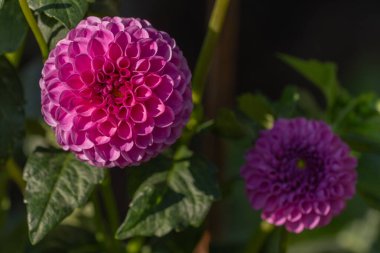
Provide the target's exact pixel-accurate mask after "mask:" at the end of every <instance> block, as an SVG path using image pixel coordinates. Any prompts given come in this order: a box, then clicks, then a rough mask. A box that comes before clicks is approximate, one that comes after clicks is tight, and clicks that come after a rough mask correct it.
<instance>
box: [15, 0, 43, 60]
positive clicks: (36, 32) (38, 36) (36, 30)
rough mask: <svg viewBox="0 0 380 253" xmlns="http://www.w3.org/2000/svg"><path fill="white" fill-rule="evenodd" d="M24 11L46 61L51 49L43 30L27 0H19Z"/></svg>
mask: <svg viewBox="0 0 380 253" xmlns="http://www.w3.org/2000/svg"><path fill="white" fill-rule="evenodd" d="M18 2H19V4H20V7H21V10H22V13H23V14H24V16H25V19H26V22H28V24H29V27H30V29H31V30H32V32H33V35H34V37H35V38H36V41H37V43H38V46H39V47H40V50H41V55H42V59H43V60H44V61H45V60H46V59H47V57H48V54H49V49H48V46H47V44H46V41H45V39H44V37H43V36H42V33H41V30H40V29H39V28H38V25H37V22H36V19H35V18H34V16H33V13H32V11H31V10H30V8H29V6H28V3H27V2H26V0H18Z"/></svg>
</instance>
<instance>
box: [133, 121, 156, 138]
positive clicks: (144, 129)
mask: <svg viewBox="0 0 380 253" xmlns="http://www.w3.org/2000/svg"><path fill="white" fill-rule="evenodd" d="M153 129H154V120H153V118H151V117H148V118H147V119H146V121H145V122H143V123H136V124H135V126H134V130H135V131H136V134H137V135H147V134H150V133H152V132H153Z"/></svg>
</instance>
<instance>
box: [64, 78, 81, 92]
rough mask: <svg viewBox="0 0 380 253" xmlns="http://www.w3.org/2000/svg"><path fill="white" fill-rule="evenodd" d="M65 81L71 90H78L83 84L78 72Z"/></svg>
mask: <svg viewBox="0 0 380 253" xmlns="http://www.w3.org/2000/svg"><path fill="white" fill-rule="evenodd" d="M66 83H67V85H68V86H69V87H70V88H71V89H73V90H79V89H81V88H83V86H84V83H83V82H82V80H81V78H80V76H79V75H78V74H74V75H71V76H70V77H69V78H68V79H67V80H66Z"/></svg>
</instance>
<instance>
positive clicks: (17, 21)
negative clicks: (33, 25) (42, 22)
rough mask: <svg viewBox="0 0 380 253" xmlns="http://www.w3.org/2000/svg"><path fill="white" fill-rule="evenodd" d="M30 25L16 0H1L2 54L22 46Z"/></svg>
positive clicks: (0, 47) (0, 50) (0, 31)
mask: <svg viewBox="0 0 380 253" xmlns="http://www.w3.org/2000/svg"><path fill="white" fill-rule="evenodd" d="M27 31H28V26H27V23H26V21H25V18H24V15H23V14H22V11H21V9H20V6H19V4H18V1H16V0H0V34H1V39H0V55H1V54H3V53H4V52H13V51H16V49H17V48H19V47H20V46H21V43H22V41H23V40H24V39H25V36H26V32H27Z"/></svg>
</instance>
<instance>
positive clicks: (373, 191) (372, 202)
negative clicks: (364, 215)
mask: <svg viewBox="0 0 380 253" xmlns="http://www.w3.org/2000/svg"><path fill="white" fill-rule="evenodd" d="M379 163H380V156H379V155H377V154H366V153H363V154H362V155H361V157H360V159H359V165H358V185H357V189H358V192H359V194H360V195H361V196H362V198H363V199H364V200H365V201H366V202H367V204H368V205H369V206H371V207H373V208H376V209H377V210H380V191H379V179H380V168H379V166H378V165H379Z"/></svg>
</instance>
